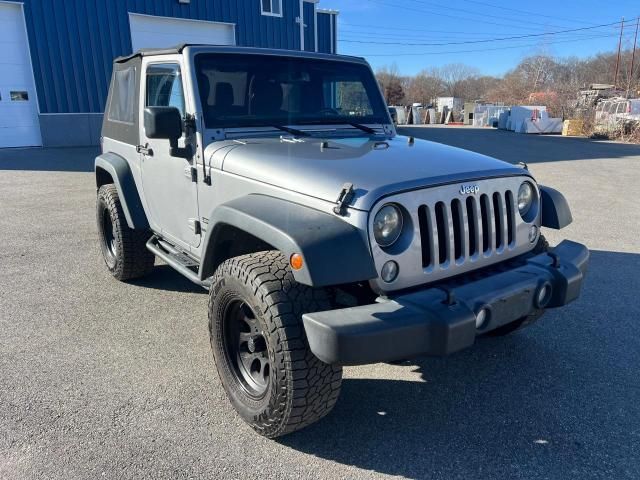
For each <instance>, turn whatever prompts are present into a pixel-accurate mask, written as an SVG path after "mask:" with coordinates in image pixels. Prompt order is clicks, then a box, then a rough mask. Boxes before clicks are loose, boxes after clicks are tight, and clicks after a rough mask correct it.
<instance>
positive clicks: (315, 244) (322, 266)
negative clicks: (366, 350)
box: [199, 194, 377, 287]
mask: <svg viewBox="0 0 640 480" xmlns="http://www.w3.org/2000/svg"><path fill="white" fill-rule="evenodd" d="M226 225H230V226H233V227H235V228H238V229H240V230H243V231H245V232H246V233H249V234H251V235H253V236H254V237H256V238H258V239H260V240H262V241H263V242H266V243H268V244H269V245H272V246H273V247H274V248H276V249H278V250H280V251H281V252H282V254H283V255H285V257H286V258H290V257H291V255H293V254H294V253H299V254H301V255H302V257H303V260H304V266H303V268H302V269H300V270H297V271H296V270H294V271H293V275H294V277H295V279H296V281H297V282H299V283H302V284H304V285H309V286H313V287H326V286H331V285H340V284H346V283H354V282H360V281H366V280H370V279H372V278H375V277H377V271H376V268H375V265H374V262H373V258H372V256H371V251H370V250H369V246H368V244H367V243H366V242H365V241H364V239H363V237H362V235H361V233H360V232H359V231H358V229H357V228H356V227H354V226H353V225H350V224H349V223H347V222H345V221H344V220H343V219H341V218H339V217H336V216H335V215H331V214H328V213H325V212H322V211H319V210H316V209H313V208H310V207H307V206H304V205H300V204H297V203H293V202H289V201H286V200H282V199H279V198H274V197H270V196H266V195H259V194H251V195H247V196H244V197H240V198H237V199H234V200H231V201H229V202H227V203H224V204H222V205H219V206H218V207H216V208H215V209H214V210H213V211H212V212H211V215H210V217H209V226H208V228H207V233H206V236H205V239H204V245H203V255H202V261H201V266H200V271H199V275H200V279H201V280H205V279H206V278H208V277H210V276H211V275H213V273H214V270H215V268H217V266H218V265H219V264H220V263H222V261H224V260H225V259H221V258H220V253H218V252H216V245H217V241H218V237H219V233H220V232H221V230H222V228H223V227H224V226H226Z"/></svg>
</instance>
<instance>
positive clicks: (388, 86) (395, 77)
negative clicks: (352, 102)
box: [376, 63, 405, 105]
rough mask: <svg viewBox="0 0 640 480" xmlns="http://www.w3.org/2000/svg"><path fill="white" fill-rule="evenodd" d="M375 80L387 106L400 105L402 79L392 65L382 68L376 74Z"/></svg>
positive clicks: (402, 93) (402, 98)
mask: <svg viewBox="0 0 640 480" xmlns="http://www.w3.org/2000/svg"><path fill="white" fill-rule="evenodd" d="M376 78H377V79H378V83H379V84H380V88H381V89H382V93H383V94H384V99H385V100H386V102H387V105H400V104H402V102H403V101H404V96H405V95H404V87H403V79H402V77H400V74H399V73H398V66H397V65H396V64H395V63H394V64H392V65H391V66H390V67H382V68H381V69H379V70H378V71H377V72H376Z"/></svg>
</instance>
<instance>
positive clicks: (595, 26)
mask: <svg viewBox="0 0 640 480" xmlns="http://www.w3.org/2000/svg"><path fill="white" fill-rule="evenodd" d="M633 20H634V21H635V20H636V19H633ZM623 23H624V21H622V22H620V21H618V22H612V23H603V24H601V25H594V26H592V27H580V28H573V29H569V30H560V31H556V32H547V33H528V34H524V35H514V36H510V37H501V38H487V39H483V40H462V41H459V42H441V43H411V42H374V41H365V40H342V41H343V42H346V43H367V44H375V45H400V46H420V47H442V46H447V45H468V44H473V43H489V42H502V41H507V40H520V39H523V38H534V37H546V36H550V35H558V34H563V33H573V32H582V31H585V30H593V29H596V28H602V27H612V26H614V25H616V26H620V25H622V24H623Z"/></svg>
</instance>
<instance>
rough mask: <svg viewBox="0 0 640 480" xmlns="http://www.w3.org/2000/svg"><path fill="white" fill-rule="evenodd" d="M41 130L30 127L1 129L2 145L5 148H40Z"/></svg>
mask: <svg viewBox="0 0 640 480" xmlns="http://www.w3.org/2000/svg"><path fill="white" fill-rule="evenodd" d="M40 142H41V140H40V130H39V129H34V128H33V126H28V127H11V128H1V127H0V145H2V146H3V147H30V146H34V147H35V146H40Z"/></svg>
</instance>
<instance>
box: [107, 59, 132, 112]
mask: <svg viewBox="0 0 640 480" xmlns="http://www.w3.org/2000/svg"><path fill="white" fill-rule="evenodd" d="M111 88H112V91H111V103H110V104H109V116H108V119H109V120H110V121H112V122H122V123H128V124H131V125H133V123H134V111H133V110H134V107H135V105H136V102H135V97H134V96H135V88H136V69H135V67H129V68H125V69H123V70H116V71H115V72H114V75H113V85H112V87H111Z"/></svg>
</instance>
